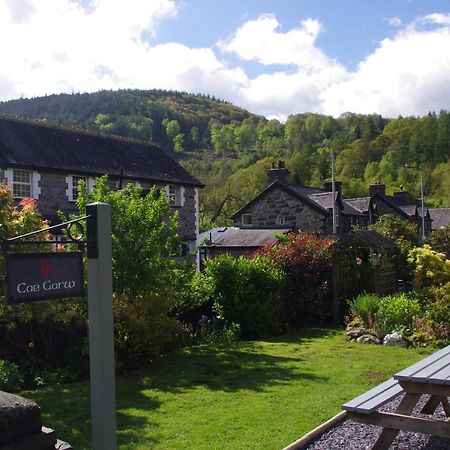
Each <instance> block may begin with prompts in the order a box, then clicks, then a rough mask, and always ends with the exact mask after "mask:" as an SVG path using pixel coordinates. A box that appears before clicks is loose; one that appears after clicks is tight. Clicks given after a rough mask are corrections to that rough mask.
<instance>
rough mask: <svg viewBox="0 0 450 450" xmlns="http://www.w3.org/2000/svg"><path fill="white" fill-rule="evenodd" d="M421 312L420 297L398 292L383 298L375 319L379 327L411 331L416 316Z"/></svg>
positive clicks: (388, 330) (389, 330) (388, 329)
mask: <svg viewBox="0 0 450 450" xmlns="http://www.w3.org/2000/svg"><path fill="white" fill-rule="evenodd" d="M421 313H422V307H421V305H420V302H419V300H418V299H416V298H411V297H409V296H408V295H406V294H405V293H398V294H394V295H390V296H388V297H383V298H382V299H381V301H380V304H379V307H378V311H377V312H376V314H375V321H376V325H377V328H379V329H381V330H383V331H387V332H393V331H401V332H404V333H410V332H411V329H412V325H413V319H414V317H416V316H420V314H421Z"/></svg>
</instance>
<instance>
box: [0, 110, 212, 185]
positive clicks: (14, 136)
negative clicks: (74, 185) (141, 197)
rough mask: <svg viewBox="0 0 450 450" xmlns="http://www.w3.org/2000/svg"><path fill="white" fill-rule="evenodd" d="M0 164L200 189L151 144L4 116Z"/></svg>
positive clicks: (0, 119)
mask: <svg viewBox="0 0 450 450" xmlns="http://www.w3.org/2000/svg"><path fill="white" fill-rule="evenodd" d="M0 166H2V167H17V168H26V169H32V170H38V171H39V170H49V169H50V170H55V171H64V172H66V173H67V172H68V173H72V174H78V173H79V174H86V175H91V176H98V175H103V174H108V175H112V176H117V177H119V176H120V175H121V171H122V176H123V177H124V178H131V179H137V180H149V181H160V182H170V183H176V184H184V185H191V186H196V187H203V186H204V185H203V184H202V183H201V182H200V181H198V180H197V179H196V178H194V177H193V176H192V175H190V174H189V173H188V172H187V171H186V170H185V169H184V168H183V167H181V166H180V165H179V164H178V163H177V162H176V161H174V160H173V159H172V158H170V157H169V156H168V155H167V154H166V153H165V152H164V151H163V150H162V149H160V148H159V147H157V146H155V145H151V144H147V143H145V142H141V141H137V140H130V139H124V138H120V137H115V136H103V135H99V134H94V133H89V132H86V131H81V130H73V129H67V128H63V127H59V126H55V125H47V124H44V123H41V122H39V123H38V122H33V121H28V120H24V119H17V118H11V117H5V116H0Z"/></svg>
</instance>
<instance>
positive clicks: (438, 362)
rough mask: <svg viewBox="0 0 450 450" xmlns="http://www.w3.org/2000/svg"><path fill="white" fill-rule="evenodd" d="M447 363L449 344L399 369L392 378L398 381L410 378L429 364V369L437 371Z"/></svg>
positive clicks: (449, 359) (449, 355)
mask: <svg viewBox="0 0 450 450" xmlns="http://www.w3.org/2000/svg"><path fill="white" fill-rule="evenodd" d="M448 364H450V345H449V346H447V347H445V348H443V349H441V350H439V351H437V352H435V353H433V354H432V355H429V356H427V357H426V358H424V359H422V360H421V361H419V362H417V363H415V364H413V365H412V366H409V367H407V368H406V369H403V370H401V371H400V372H398V373H396V374H395V375H394V378H395V379H396V380H399V381H408V380H412V379H413V378H414V376H415V375H416V374H417V373H418V372H420V371H424V370H425V369H426V368H427V367H429V366H432V368H431V371H433V370H434V372H438V371H439V370H440V369H443V368H444V367H445V366H447V365H448ZM434 372H433V373H434ZM419 377H420V375H419Z"/></svg>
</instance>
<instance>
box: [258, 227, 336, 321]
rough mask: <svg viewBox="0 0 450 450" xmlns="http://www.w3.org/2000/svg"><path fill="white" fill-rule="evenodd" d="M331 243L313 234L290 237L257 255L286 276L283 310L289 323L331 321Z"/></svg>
mask: <svg viewBox="0 0 450 450" xmlns="http://www.w3.org/2000/svg"><path fill="white" fill-rule="evenodd" d="M332 243H333V241H332V240H330V239H320V238H318V237H317V236H316V235H314V234H311V233H303V232H300V233H289V234H288V235H287V236H286V239H284V240H283V241H281V242H277V243H275V244H271V245H267V246H265V247H263V248H262V249H261V250H259V251H258V252H257V253H256V255H262V256H265V257H267V258H268V259H269V260H270V261H271V262H272V263H273V264H275V266H276V267H278V268H279V269H280V270H282V271H283V272H284V273H285V275H286V276H285V279H284V294H283V297H284V307H285V311H286V314H287V318H288V321H289V322H290V323H293V324H296V323H302V322H303V323H304V322H308V323H311V322H323V321H326V320H329V319H330V318H331V310H332V307H331V302H332V300H331V292H330V285H331V283H330V281H331V253H330V246H331V244H332Z"/></svg>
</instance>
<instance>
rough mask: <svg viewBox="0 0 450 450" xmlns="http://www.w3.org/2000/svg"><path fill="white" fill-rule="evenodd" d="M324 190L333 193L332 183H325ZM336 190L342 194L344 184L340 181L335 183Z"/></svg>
mask: <svg viewBox="0 0 450 450" xmlns="http://www.w3.org/2000/svg"><path fill="white" fill-rule="evenodd" d="M323 188H324V189H325V190H326V191H327V192H333V183H332V182H331V181H325V183H324V184H323ZM334 188H335V189H336V192H339V193H341V192H342V191H341V189H342V183H341V182H340V181H335V182H334Z"/></svg>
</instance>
